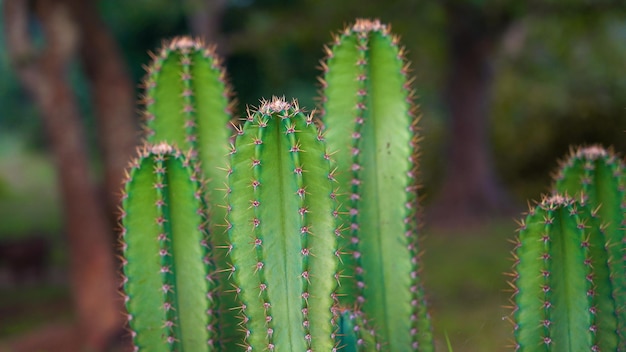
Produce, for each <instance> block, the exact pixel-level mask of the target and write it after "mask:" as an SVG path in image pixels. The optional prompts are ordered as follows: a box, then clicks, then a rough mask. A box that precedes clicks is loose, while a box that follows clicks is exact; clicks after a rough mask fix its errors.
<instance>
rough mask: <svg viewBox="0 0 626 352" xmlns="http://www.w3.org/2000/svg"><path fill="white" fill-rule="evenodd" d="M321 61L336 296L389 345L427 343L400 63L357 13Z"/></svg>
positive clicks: (407, 101)
mask: <svg viewBox="0 0 626 352" xmlns="http://www.w3.org/2000/svg"><path fill="white" fill-rule="evenodd" d="M327 56H328V57H327V59H326V61H325V62H322V67H323V69H324V78H323V80H322V84H323V97H322V100H323V122H324V125H325V128H326V139H327V142H328V146H329V148H330V149H331V150H333V151H336V154H334V157H335V158H336V161H337V166H338V172H337V180H338V181H339V184H340V189H341V192H340V194H339V197H338V199H339V201H340V203H342V204H344V205H345V206H347V207H348V208H349V209H348V211H347V212H346V214H344V215H343V216H342V221H343V222H344V223H345V224H346V225H345V226H346V228H347V229H346V231H345V232H344V236H343V238H342V240H341V242H340V248H341V249H342V251H343V252H347V253H348V254H349V255H347V256H344V258H343V263H344V265H342V266H341V288H340V290H339V294H340V300H341V303H342V304H344V305H345V306H348V307H350V306H353V305H357V306H358V307H360V308H361V309H362V311H363V312H364V314H365V316H367V317H368V318H369V319H370V320H371V321H372V322H373V324H374V327H375V328H376V330H377V332H378V333H379V336H380V338H381V342H382V344H383V346H384V347H383V348H384V349H385V350H390V351H408V350H420V351H430V350H432V349H433V346H432V336H431V328H430V322H429V318H428V316H427V312H426V304H425V299H424V293H423V289H422V283H421V282H420V277H419V271H420V261H419V259H418V252H419V250H418V245H417V231H418V223H417V206H418V205H417V192H416V189H417V180H416V166H417V160H416V157H417V145H416V144H417V136H416V126H415V125H416V120H417V119H416V116H415V110H416V109H415V106H414V105H413V94H412V90H411V89H410V81H409V80H408V78H407V71H408V65H407V63H406V62H405V61H404V54H403V49H402V48H400V47H399V46H398V38H397V37H395V36H393V35H391V34H390V31H389V29H388V27H387V26H385V25H383V24H381V23H380V22H379V21H377V20H376V21H370V20H357V21H356V23H355V24H354V25H353V26H351V27H348V28H346V29H345V30H344V31H343V32H342V33H341V34H340V35H338V36H336V38H335V41H334V43H333V45H332V47H331V48H330V49H327Z"/></svg>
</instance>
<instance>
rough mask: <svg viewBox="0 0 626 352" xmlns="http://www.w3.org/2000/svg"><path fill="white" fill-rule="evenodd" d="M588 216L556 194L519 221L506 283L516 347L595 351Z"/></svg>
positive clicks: (595, 322)
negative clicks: (510, 279)
mask: <svg viewBox="0 0 626 352" xmlns="http://www.w3.org/2000/svg"><path fill="white" fill-rule="evenodd" d="M590 216H591V214H590V211H589V209H587V208H586V207H583V206H580V205H579V204H577V203H575V202H574V201H573V200H571V199H569V198H565V197H563V196H560V195H555V196H552V197H550V198H546V199H544V200H543V201H542V202H541V204H539V205H538V206H536V207H535V208H532V209H531V210H530V212H529V214H528V216H527V217H526V219H525V220H523V221H522V222H521V228H520V230H519V237H518V242H517V245H516V248H515V250H514V254H513V255H514V259H515V266H514V272H513V274H512V276H513V282H512V283H511V285H512V286H513V287H514V296H513V299H512V300H513V304H514V312H513V320H514V324H515V339H516V344H517V346H516V350H517V351H533V352H535V351H597V350H598V342H597V336H596V331H597V325H596V324H598V323H599V322H598V321H597V317H596V306H595V303H594V296H595V288H594V277H595V275H594V270H595V268H592V262H591V258H590V250H589V247H590V245H591V244H590V242H589V238H590V237H592V236H594V235H595V234H594V233H593V232H594V231H597V230H598V229H597V228H596V229H593V228H588V226H589V224H586V222H587V220H586V219H588V218H589V217H590ZM601 270H602V269H601Z"/></svg>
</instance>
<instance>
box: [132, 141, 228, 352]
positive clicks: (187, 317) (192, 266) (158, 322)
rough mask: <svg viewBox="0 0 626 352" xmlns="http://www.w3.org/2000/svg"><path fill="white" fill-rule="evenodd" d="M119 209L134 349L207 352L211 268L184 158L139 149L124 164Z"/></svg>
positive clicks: (201, 209) (198, 201) (199, 201)
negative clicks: (125, 173)
mask: <svg viewBox="0 0 626 352" xmlns="http://www.w3.org/2000/svg"><path fill="white" fill-rule="evenodd" d="M122 207H123V215H122V219H121V220H122V226H123V232H122V248H123V255H124V275H125V280H124V291H125V293H126V307H127V309H128V313H129V315H128V319H129V323H130V327H131V329H132V331H133V343H134V345H135V350H142V351H143V350H145V351H184V350H187V351H213V344H214V342H215V338H216V337H215V335H214V330H215V326H214V324H215V320H214V318H213V290H214V289H215V287H214V283H213V282H212V277H211V273H212V272H213V271H214V270H215V268H214V267H213V265H212V263H211V260H210V258H209V253H210V245H209V242H208V237H207V229H206V227H205V222H206V218H205V203H204V200H203V198H202V192H201V185H200V183H199V181H198V180H197V178H196V175H195V172H194V170H193V167H192V165H191V163H190V158H189V157H188V156H185V155H183V154H182V153H181V152H179V151H178V150H176V149H173V148H172V147H170V146H169V145H167V144H158V145H155V146H145V147H144V148H143V150H141V152H140V156H139V158H138V159H136V160H134V161H133V162H132V163H131V168H130V171H129V174H128V179H127V181H126V183H125V192H124V197H123V205H122Z"/></svg>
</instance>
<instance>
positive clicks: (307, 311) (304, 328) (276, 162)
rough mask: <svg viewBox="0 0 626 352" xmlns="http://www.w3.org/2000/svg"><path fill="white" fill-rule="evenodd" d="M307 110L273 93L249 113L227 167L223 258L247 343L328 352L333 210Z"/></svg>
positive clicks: (324, 156)
mask: <svg viewBox="0 0 626 352" xmlns="http://www.w3.org/2000/svg"><path fill="white" fill-rule="evenodd" d="M322 139H323V138H322V136H321V134H320V133H319V131H318V128H317V127H316V126H315V124H314V122H313V117H312V116H306V115H304V114H303V113H302V112H301V110H300V109H299V107H298V105H297V102H296V101H293V102H291V103H289V102H286V101H285V100H284V99H279V98H273V99H272V100H271V101H264V102H262V105H261V107H260V108H259V109H258V110H257V111H254V112H251V113H249V115H248V118H247V121H246V122H245V124H244V126H243V127H242V128H241V129H240V130H239V131H238V136H237V138H236V142H235V145H234V146H233V149H232V151H231V153H232V155H231V165H230V168H229V170H228V172H229V177H228V190H227V192H228V209H229V214H228V220H229V227H230V228H229V237H230V239H231V243H232V248H231V250H230V256H231V258H232V262H233V263H234V267H233V268H232V273H233V275H234V279H235V282H236V287H235V288H234V290H235V291H236V292H237V293H238V295H239V297H240V298H241V300H242V302H243V305H242V306H241V307H237V311H238V312H239V313H240V314H241V317H242V326H243V329H244V330H245V332H246V335H247V339H246V341H245V342H244V343H243V345H245V347H246V348H247V349H248V350H250V349H252V350H260V351H262V350H269V351H279V352H280V351H311V350H312V351H330V350H332V348H333V346H334V342H333V339H332V337H331V334H332V332H333V327H332V324H331V320H332V318H333V314H332V311H331V307H332V306H333V304H334V293H333V291H334V288H335V286H336V270H337V261H338V259H337V256H338V253H337V250H336V238H335V237H336V235H335V232H336V231H337V229H336V219H335V216H336V213H337V210H336V209H335V201H334V199H333V198H334V197H335V193H334V190H333V188H332V181H331V180H332V179H333V174H332V172H331V170H330V163H329V160H328V159H329V155H328V153H327V151H326V148H325V145H324V143H322V142H321V140H322Z"/></svg>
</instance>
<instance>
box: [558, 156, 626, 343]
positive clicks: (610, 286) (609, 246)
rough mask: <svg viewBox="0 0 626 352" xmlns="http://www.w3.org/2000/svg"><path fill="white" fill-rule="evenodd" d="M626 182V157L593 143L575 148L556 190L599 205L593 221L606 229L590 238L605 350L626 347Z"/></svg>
mask: <svg viewBox="0 0 626 352" xmlns="http://www.w3.org/2000/svg"><path fill="white" fill-rule="evenodd" d="M624 181H625V178H624V165H623V163H622V161H621V160H620V159H619V158H618V157H617V156H616V155H614V154H613V153H612V152H610V151H608V150H606V149H604V148H602V147H601V146H590V147H584V148H579V149H577V150H575V151H572V153H571V155H570V156H569V157H568V158H567V159H566V160H565V161H564V162H563V163H562V165H561V168H560V170H559V173H558V174H557V176H556V182H555V191H556V192H559V193H563V194H570V195H571V196H576V198H581V199H582V201H583V202H585V203H586V204H587V205H588V206H589V207H590V208H591V209H593V210H594V214H595V215H596V216H595V217H594V218H593V219H590V221H593V222H594V224H593V225H594V226H596V227H600V228H601V229H602V231H600V232H599V233H598V235H597V236H595V237H591V238H590V242H591V248H590V251H591V257H592V267H593V268H594V283H595V284H596V289H595V291H596V298H597V299H596V301H597V303H596V308H597V311H598V319H597V320H598V338H599V342H598V345H599V347H600V349H601V350H602V351H614V350H616V348H617V349H618V350H626V262H625V259H624V258H625V253H626V242H624V240H625V239H626V237H625V234H626V230H625V228H624V226H625V225H626V223H625V221H624V220H625V217H624V215H625V213H624V212H625V211H626V209H625V208H624V207H625V204H626V198H625V190H624V187H625V186H626V183H625V182H624ZM616 331H617V332H618V334H616ZM618 335H619V336H618ZM618 339H619V343H618V341H617V340H618ZM618 345H619V348H618Z"/></svg>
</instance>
